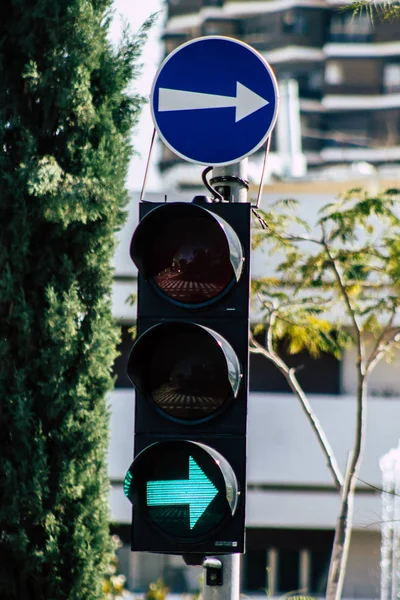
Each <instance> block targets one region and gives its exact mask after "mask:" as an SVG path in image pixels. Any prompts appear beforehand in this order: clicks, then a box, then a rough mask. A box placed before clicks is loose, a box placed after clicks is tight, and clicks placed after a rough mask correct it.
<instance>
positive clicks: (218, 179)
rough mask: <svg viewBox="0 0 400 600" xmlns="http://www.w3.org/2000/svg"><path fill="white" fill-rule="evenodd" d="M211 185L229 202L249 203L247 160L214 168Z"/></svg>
mask: <svg viewBox="0 0 400 600" xmlns="http://www.w3.org/2000/svg"><path fill="white" fill-rule="evenodd" d="M210 183H211V184H212V185H213V186H214V187H215V189H216V190H217V192H219V193H220V194H222V196H223V197H224V198H225V200H228V201H229V202H248V200H247V158H245V159H244V160H242V161H240V162H238V163H234V164H233V165H227V166H226V167H214V168H213V170H212V177H211V179H210Z"/></svg>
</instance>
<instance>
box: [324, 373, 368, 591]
mask: <svg viewBox="0 0 400 600" xmlns="http://www.w3.org/2000/svg"><path fill="white" fill-rule="evenodd" d="M366 401H367V385H366V381H365V377H364V375H363V374H362V373H361V369H360V373H359V378H358V389H357V416H356V432H355V440H354V449H353V453H352V456H351V458H350V460H349V464H348V467H347V470H346V476H345V481H344V484H343V490H342V500H341V504H340V512H339V516H338V519H337V522H336V529H335V538H334V541H333V548H332V557H331V564H330V568H329V576H328V585H327V590H326V599H327V600H340V598H341V597H342V593H343V584H344V577H345V574H346V567H347V560H348V555H349V549H350V541H351V532H352V526H353V509H354V496H355V487H356V481H357V477H358V474H359V471H360V465H361V460H362V454H363V448H364V437H365V419H366V412H365V411H366Z"/></svg>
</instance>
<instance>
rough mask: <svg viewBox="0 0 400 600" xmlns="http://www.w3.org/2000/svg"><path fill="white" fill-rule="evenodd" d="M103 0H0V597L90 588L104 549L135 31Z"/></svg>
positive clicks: (76, 598) (85, 592)
mask: <svg viewBox="0 0 400 600" xmlns="http://www.w3.org/2000/svg"><path fill="white" fill-rule="evenodd" d="M111 4H112V0H68V1H65V0H52V1H51V2H48V1H46V0H3V2H2V11H1V15H2V19H1V22H0V80H1V89H0V137H1V141H0V146H1V148H2V152H1V153H0V222H1V230H0V231H1V233H0V396H1V399H2V408H1V412H0V454H1V461H0V497H1V499H2V502H1V507H0V521H1V531H2V536H1V550H2V561H1V565H0V598H7V600H13V599H17V598H18V599H19V598H29V600H46V599H48V600H50V599H51V600H61V599H63V600H64V599H67V598H68V600H83V599H84V600H95V599H99V598H102V586H101V576H102V573H103V572H104V571H105V565H106V564H107V562H108V556H109V554H108V553H109V551H110V548H111V544H110V538H109V533H108V503H107V496H108V491H109V483H108V477H107V471H106V454H107V443H108V409H107V405H106V392H107V391H108V390H109V389H110V387H111V384H112V382H111V377H110V370H111V366H112V363H113V360H114V357H115V346H116V342H117V340H118V332H117V330H116V327H115V325H114V323H113V319H112V314H111V285H112V271H111V268H110V259H111V256H112V254H113V251H114V244H115V231H116V230H117V229H118V228H119V227H120V225H121V223H122V222H123V217H124V213H123V208H124V205H125V204H126V201H127V192H126V190H125V188H124V182H125V178H126V173H127V166H128V161H129V157H130V155H131V153H132V148H131V142H130V132H131V127H132V125H134V123H135V121H136V119H137V114H138V110H139V108H140V105H141V104H142V100H141V98H140V97H138V96H137V95H135V94H133V93H130V92H129V91H128V88H129V85H130V82H131V79H132V76H134V75H135V72H136V68H137V67H136V61H137V59H138V57H139V55H140V50H141V45H142V43H143V41H144V36H145V31H144V30H142V31H141V32H140V33H139V36H138V38H137V39H132V37H131V36H130V35H129V34H128V32H125V36H124V38H123V41H122V43H121V46H120V47H119V48H118V49H114V48H113V47H112V46H111V44H110V43H109V42H108V38H107V32H108V26H109V22H110V14H111V13H110V9H111Z"/></svg>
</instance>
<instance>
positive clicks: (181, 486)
mask: <svg viewBox="0 0 400 600" xmlns="http://www.w3.org/2000/svg"><path fill="white" fill-rule="evenodd" d="M217 494H218V489H217V488H216V487H215V485H214V484H213V483H212V482H211V481H210V480H209V478H208V477H207V475H206V474H205V473H204V471H203V470H202V469H201V468H200V467H199V465H198V464H197V462H196V461H195V460H194V458H193V457H192V456H189V479H171V480H165V481H148V482H147V506H173V505H176V504H189V519H190V529H193V527H194V526H195V525H196V523H197V521H198V520H199V519H200V517H201V516H202V515H203V513H204V512H205V511H206V510H207V508H208V506H209V505H210V504H211V502H212V501H213V500H214V498H215V496H216V495H217Z"/></svg>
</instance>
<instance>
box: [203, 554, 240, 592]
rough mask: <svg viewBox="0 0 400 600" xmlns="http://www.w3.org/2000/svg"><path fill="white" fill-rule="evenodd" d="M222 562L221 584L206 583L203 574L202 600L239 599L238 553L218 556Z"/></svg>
mask: <svg viewBox="0 0 400 600" xmlns="http://www.w3.org/2000/svg"><path fill="white" fill-rule="evenodd" d="M218 560H219V561H221V563H222V567H221V568H222V585H207V576H206V574H204V583H203V600H239V596H240V554H224V555H223V556H218Z"/></svg>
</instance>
